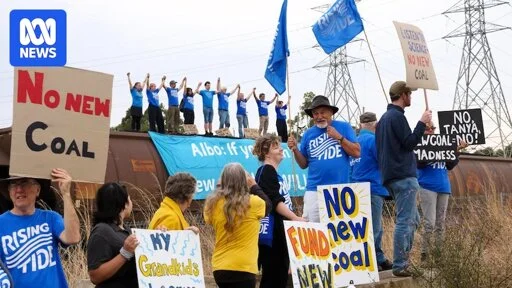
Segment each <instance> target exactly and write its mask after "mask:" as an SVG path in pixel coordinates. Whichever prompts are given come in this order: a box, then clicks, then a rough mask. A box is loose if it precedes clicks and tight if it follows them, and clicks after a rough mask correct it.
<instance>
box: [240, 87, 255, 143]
mask: <svg viewBox="0 0 512 288" xmlns="http://www.w3.org/2000/svg"><path fill="white" fill-rule="evenodd" d="M254 91H256V88H253V89H252V92H251V93H249V96H247V98H245V97H244V93H241V92H240V89H238V98H237V99H236V120H237V121H238V137H240V138H244V128H248V127H249V119H248V118H247V101H249V99H251V95H252V93H254Z"/></svg>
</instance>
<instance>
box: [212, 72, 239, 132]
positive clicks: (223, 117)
mask: <svg viewBox="0 0 512 288" xmlns="http://www.w3.org/2000/svg"><path fill="white" fill-rule="evenodd" d="M239 89H240V84H237V85H236V87H235V89H233V90H232V91H231V92H229V93H227V92H226V91H227V88H226V87H222V86H221V85H220V77H219V78H218V79H217V99H218V100H219V129H222V128H224V126H225V127H226V128H229V127H230V126H231V124H230V122H229V96H231V95H232V94H235V93H236V90H238V91H239V92H240V90H239Z"/></svg>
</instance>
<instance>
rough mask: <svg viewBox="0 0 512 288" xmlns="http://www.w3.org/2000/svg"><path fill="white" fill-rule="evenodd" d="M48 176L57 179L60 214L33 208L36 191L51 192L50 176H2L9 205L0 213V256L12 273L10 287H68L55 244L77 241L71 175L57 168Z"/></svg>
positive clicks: (77, 222) (77, 223)
mask: <svg viewBox="0 0 512 288" xmlns="http://www.w3.org/2000/svg"><path fill="white" fill-rule="evenodd" d="M51 177H52V180H53V181H54V182H56V183H58V188H59V189H58V190H59V191H60V194H61V196H62V199H63V203H64V218H63V217H62V216H61V215H60V214H58V213H56V212H54V211H51V210H41V209H38V208H36V201H37V199H38V198H39V196H40V195H42V194H49V193H52V191H51V190H50V189H51V187H50V186H51V184H50V180H45V179H35V178H28V177H11V178H7V179H3V180H2V181H8V186H7V190H8V192H9V198H10V199H11V201H12V204H13V208H12V209H11V210H10V211H7V212H5V213H3V214H2V215H0V223H2V225H0V243H1V245H2V247H1V248H0V259H1V260H2V262H3V263H4V264H5V266H6V267H7V269H8V270H9V272H10V274H11V275H12V278H13V281H14V283H13V286H14V287H58V288H67V287H68V284H67V281H66V276H65V274H64V270H63V269H62V264H61V261H60V257H59V244H61V245H65V246H67V245H74V244H77V243H78V242H80V221H79V220H78V216H77V214H76V211H75V208H74V206H73V201H72V200H71V181H72V180H71V176H70V175H69V174H68V172H66V171H65V170H63V169H60V168H57V169H53V170H52V171H51ZM2 192H3V191H2Z"/></svg>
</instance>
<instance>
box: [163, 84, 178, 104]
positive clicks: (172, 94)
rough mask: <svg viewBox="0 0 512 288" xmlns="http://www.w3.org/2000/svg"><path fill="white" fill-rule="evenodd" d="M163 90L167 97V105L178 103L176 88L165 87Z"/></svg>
mask: <svg viewBox="0 0 512 288" xmlns="http://www.w3.org/2000/svg"><path fill="white" fill-rule="evenodd" d="M165 92H167V99H169V107H171V106H179V105H180V102H179V101H178V88H171V87H167V88H165Z"/></svg>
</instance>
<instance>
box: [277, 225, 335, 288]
mask: <svg viewBox="0 0 512 288" xmlns="http://www.w3.org/2000/svg"><path fill="white" fill-rule="evenodd" d="M284 230H285V234H286V242H287V244H288V245H287V246H288V255H289V257H290V268H291V271H292V279H293V287H295V288H306V287H311V288H313V287H318V288H320V287H322V288H323V287H329V288H331V287H333V274H334V273H333V267H332V264H331V262H330V254H331V247H330V243H329V238H328V232H327V228H326V227H325V225H324V224H321V223H307V222H294V221H284Z"/></svg>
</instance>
